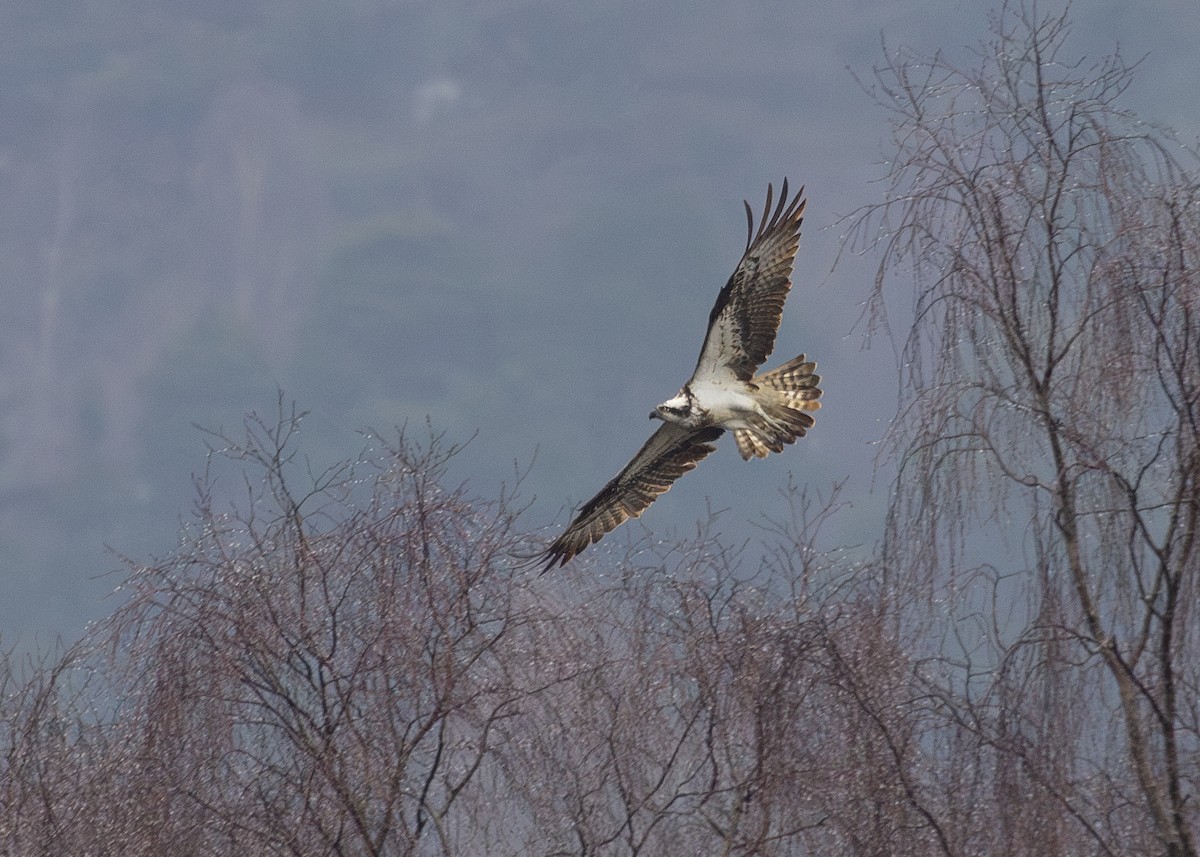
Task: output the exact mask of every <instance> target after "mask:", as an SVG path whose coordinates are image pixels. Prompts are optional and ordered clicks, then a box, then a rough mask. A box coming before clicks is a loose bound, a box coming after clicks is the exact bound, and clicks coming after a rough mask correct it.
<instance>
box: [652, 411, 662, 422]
mask: <svg viewBox="0 0 1200 857" xmlns="http://www.w3.org/2000/svg"><path fill="white" fill-rule="evenodd" d="M650 419H652V420H661V419H662V414H660V413H659V412H658V408H655V409H654V410H652V411H651V412H650Z"/></svg>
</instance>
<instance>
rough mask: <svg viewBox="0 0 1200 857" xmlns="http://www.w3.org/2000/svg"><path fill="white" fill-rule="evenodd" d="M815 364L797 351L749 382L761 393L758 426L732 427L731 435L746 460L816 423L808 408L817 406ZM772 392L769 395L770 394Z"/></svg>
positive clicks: (818, 378)
mask: <svg viewBox="0 0 1200 857" xmlns="http://www.w3.org/2000/svg"><path fill="white" fill-rule="evenodd" d="M816 368H817V364H816V363H813V362H812V361H810V360H808V358H807V357H806V356H805V355H803V354H801V355H800V356H799V357H797V358H795V359H794V360H789V361H788V362H787V363H784V364H783V365H782V366H779V367H777V368H775V369H772V370H771V371H770V372H764V373H763V374H761V375H757V376H755V378H754V379H753V381H752V382H751V383H753V384H755V385H757V386H758V388H759V391H760V393H763V394H767V395H764V396H763V397H762V398H761V399H760V401H759V406H760V407H761V408H762V409H763V416H762V418H761V422H760V425H758V426H755V427H754V428H753V429H735V430H734V432H733V438H734V440H735V441H736V442H737V448H738V452H739V453H741V456H742V458H743V459H745V460H746V461H749V460H750V459H751V458H766V457H767V456H768V455H770V454H771V453H772V452H782V451H783V447H784V446H785V445H787V444H789V443H795V442H796V439H797V438H801V437H804V435H805V434H806V433H807V432H808V430H809V429H810V428H812V427H813V424H814V423H815V422H816V420H815V419H814V417H813V415H812V414H810V413H808V411H815V410H818V409H819V408H820V407H821V402H820V401H819V399H820V398H821V388H820V387H819V386H817V385H818V384H820V383H821V376H820V375H818V374H816V371H815V370H816ZM771 394H773V395H771Z"/></svg>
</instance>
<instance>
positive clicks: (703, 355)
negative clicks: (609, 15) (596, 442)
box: [539, 179, 821, 574]
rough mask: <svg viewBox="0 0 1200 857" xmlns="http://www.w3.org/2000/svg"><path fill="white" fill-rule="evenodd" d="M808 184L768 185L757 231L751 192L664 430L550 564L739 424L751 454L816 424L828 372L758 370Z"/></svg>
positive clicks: (801, 366) (776, 448)
mask: <svg viewBox="0 0 1200 857" xmlns="http://www.w3.org/2000/svg"><path fill="white" fill-rule="evenodd" d="M803 195H804V189H803V188H801V189H800V191H799V192H798V193H797V194H796V195H795V197H793V198H791V199H790V200H789V199H788V185H787V179H784V181H783V188H782V191H781V193H780V197H779V203H778V205H776V206H775V209H774V211H772V209H771V200H772V196H773V188H772V187H771V185H767V203H766V205H765V206H764V207H763V214H762V218H761V219H760V221H759V224H758V231H757V232H756V231H755V229H754V215H753V213H752V212H751V210H750V203H749V202H746V203H744V205H745V206H746V251H745V253H744V254H743V255H742V260H741V261H740V262H738V265H737V268H736V269H735V270H734V272H733V276H731V277H730V278H729V282H728V283H726V284H725V287H724V288H723V289H721V292H720V294H718V295H717V302H716V304H715V305H714V306H713V308H712V312H711V313H710V314H709V317H708V333H707V334H706V335H705V337H704V345H703V347H701V349H700V359H699V361H697V363H696V370H695V371H694V372H693V373H692V377H691V378H690V379H688V382H687V383H686V384H684V385H683V387H682V389H680V391H679V392H678V393H677V394H676V395H675V396H674V397H673V398H670V399H667V400H666V401H665V402H663V403H662V404H661V405H659V406H658V407H656V408H655V409H654V410H653V411H651V412H650V418H651V419H657V420H661V421H662V425H661V426H659V428H658V430H657V431H656V432H654V434H653V435H651V436H650V439H649V440H648V441H646V443H645V445H644V446H643V447H642V448H641V449H640V450H639V451H638V454H637V455H635V456H634V457H633V460H632V461H630V462H629V463H628V464H627V465H625V469H624V470H622V471H621V472H620V473H618V474H617V475H616V476H614V477H613V478H612V479H611V480H610V481H609V483H608V484H607V485H605V486H604V488H602V489H601V490H600V493H599V494H597V495H596V496H595V497H593V498H592V499H591V500H589V501H588V502H587V503H585V504H584V505H583V507H582V508H581V509H580V510H579V512H578V514H576V516H575V519H574V520H573V521H571V524H570V526H568V527H567V529H566V530H565V531H564V532H563V534H562V535H561V536H559V537H558V538H557V539H556V540H555V541H554V543H553V544H551V545H550V546H549V547H548V548H546V550H545V551H543V552H542V553H541V554H540V555H539V557H540V558H539V562H542V563H543V568H542V573H543V574H544V573H545V572H547V571H549V570H550V569H552V568H554V566H555V565H565V564H566V562H567V561H568V560H570V559H571V558H572V557H574V556H575V555H576V554H578V553H579V552H580V551H582V550H583V549H584V548H586V547H587V546H588V545H590V544H592V543H593V542H597V541H599V540H600V539H601V538H603V536H604V535H605V534H606V533H608V532H610V531H611V530H613V529H615V528H616V527H617V526H619V525H620V524H622V523H624V522H625V521H626V520H628V519H629V518H637V517H640V516H641V514H642V512H643V511H645V509H646V507H647V506H649V505H650V504H651V503H653V502H654V501H655V499H657V497H658V495H659V494H663V493H665V492H666V491H668V490H670V488H671V483H672V482H674V481H675V480H676V479H678V478H679V477H680V476H682V475H683V474H684V473H687V472H688V471H689V470H691V469H692V468H694V467H695V466H696V465H697V464H698V463H699V462H700V461H701V459H703V458H704V457H705V456H706V455H708V454H709V453H710V452H712V451H713V449H714V448H715V447H713V445H712V442H713V441H715V440H716V439H717V438H718V437H720V436H721V435H722V434H724V432H725V431H726V430H728V431H732V432H733V437H734V440H735V441H737V447H738V452H740V453H741V455H742V458H743V459H745V460H747V461H749V460H750V458H752V457H758V458H765V457H766V456H767V455H768V454H769V453H771V452H781V451H782V450H783V447H784V444H789V443H792V442H794V441H795V440H796V438H798V437H803V436H804V434H805V432H807V431H808V430H809V429H810V428H812V426H813V417H812V414H810V413H808V411H815V410H817V409H818V408H819V407H821V403H820V402H819V401H817V400H818V399H819V398H820V396H821V390H820V388H819V387H818V386H817V384H818V383H819V382H820V380H821V379H820V377H819V376H818V375H816V374H814V370H815V369H816V364H815V363H813V362H810V361H809V360H807V359H806V358H805V356H804V355H803V354H801V355H800V356H799V357H797V358H796V359H794V360H790V361H788V362H787V363H785V364H783V365H782V366H780V367H778V368H776V369H772V370H771V371H770V372H764V373H763V374H761V375H755V374H754V373H755V372H756V371H758V367H759V366H760V365H762V363H763V361H764V360H766V359H767V357H768V356H769V355H770V354H771V351H772V349H773V348H774V347H775V333H776V331H777V330H778V329H779V322H780V319H781V318H782V315H783V302H784V301H785V300H786V299H787V294H788V291H789V290H790V289H791V287H792V282H791V273H792V262H793V260H794V259H795V258H796V249H797V247H798V246H799V244H800V224H801V222H802V221H803V219H804V204H805V200H804V199H803Z"/></svg>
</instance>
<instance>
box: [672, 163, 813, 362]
mask: <svg viewBox="0 0 1200 857" xmlns="http://www.w3.org/2000/svg"><path fill="white" fill-rule="evenodd" d="M773 195H774V189H773V188H772V187H771V186H770V185H767V203H766V205H765V206H764V207H763V215H762V219H761V220H760V221H759V224H758V231H757V233H756V232H755V230H754V215H753V214H752V213H751V211H750V203H748V202H747V203H745V206H746V252H745V253H744V254H743V255H742V261H740V262H739V263H738V266H737V268H736V269H735V270H734V272H733V276H731V277H730V278H729V282H728V283H726V284H725V288H723V289H721V293H720V294H719V295H717V302H716V304H714V305H713V308H712V312H711V313H710V314H709V316H708V333H707V335H706V336H705V337H704V347H703V348H701V349H700V359H699V361H697V363H696V371H695V373H694V374H693V375H692V377H693V378H699V377H712V376H718V375H721V374H724V373H732V374H733V375H734V377H736V378H737V379H738V380H739V381H749V380H750V379H751V378H752V377H753V376H754V373H755V371H756V370H757V369H758V367H759V366H760V365H762V362H763V361H764V360H766V359H767V357H768V356H769V355H770V354H771V351H772V349H774V348H775V333H776V331H777V330H779V322H780V319H781V318H782V317H783V302H784V301H785V300H787V295H788V291H789V290H790V289H791V287H792V280H791V276H792V262H793V261H794V260H795V258H796V248H797V247H799V245H800V224H801V223H802V222H803V220H804V203H805V200H804V199H803V196H804V188H800V190H799V191H798V192H797V193H796V195H795V196H794V197H792V199H791V200H790V201H789V199H788V183H787V179H784V180H783V188H782V192H781V193H780V195H779V203H778V205H776V206H775V210H774V213H772V211H771V199H772V196H773Z"/></svg>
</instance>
